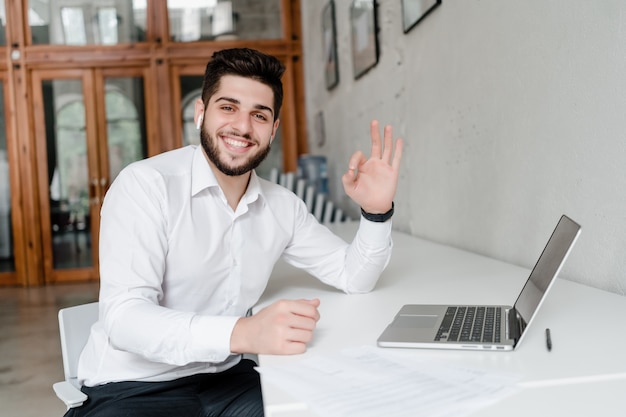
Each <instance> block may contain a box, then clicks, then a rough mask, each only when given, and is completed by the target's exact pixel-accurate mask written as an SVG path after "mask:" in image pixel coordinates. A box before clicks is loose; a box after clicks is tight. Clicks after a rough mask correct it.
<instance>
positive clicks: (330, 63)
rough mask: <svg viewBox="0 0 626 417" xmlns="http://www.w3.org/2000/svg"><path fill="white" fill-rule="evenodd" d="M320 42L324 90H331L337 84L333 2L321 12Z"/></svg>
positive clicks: (337, 66)
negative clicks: (321, 45) (324, 81)
mask: <svg viewBox="0 0 626 417" xmlns="http://www.w3.org/2000/svg"><path fill="white" fill-rule="evenodd" d="M322 37H323V39H322V42H323V53H324V78H325V80H326V88H327V89H328V90H332V89H333V88H334V87H335V86H336V85H337V84H339V65H338V64H337V30H336V26H335V2H334V1H333V0H330V1H329V2H328V3H326V6H324V9H323V10H322Z"/></svg>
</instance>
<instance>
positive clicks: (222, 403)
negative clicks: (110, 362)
mask: <svg viewBox="0 0 626 417" xmlns="http://www.w3.org/2000/svg"><path fill="white" fill-rule="evenodd" d="M255 365H256V364H255V363H254V362H253V361H251V360H247V359H243V360H242V361H241V362H240V363H239V364H237V365H236V366H234V367H232V368H231V369H229V370H227V371H224V372H221V373H217V374H199V375H192V376H188V377H184V378H180V379H176V380H173V381H166V382H115V383H110V384H105V385H99V386H96V387H83V388H82V391H83V392H84V393H85V394H87V396H88V397H89V398H88V399H87V401H86V402H85V403H84V404H83V405H82V406H81V407H78V408H73V409H71V410H69V411H68V412H67V413H66V414H65V417H124V416H129V417H161V416H163V417H217V416H219V417H235V416H237V417H239V416H245V417H248V416H251V417H262V416H263V400H262V397H261V383H260V378H259V374H258V373H257V372H256V371H255V370H254V366H255Z"/></svg>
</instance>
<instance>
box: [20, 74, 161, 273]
mask: <svg viewBox="0 0 626 417" xmlns="http://www.w3.org/2000/svg"><path fill="white" fill-rule="evenodd" d="M147 82H148V80H147V74H146V70H143V69H141V68H125V69H115V68H111V69H77V70H69V71H68V70H62V71H61V70H40V71H39V70H36V71H33V75H32V91H33V107H34V108H33V112H34V124H35V126H34V129H35V137H36V149H37V150H36V153H37V177H38V183H39V190H38V195H39V202H40V213H41V229H42V242H43V244H42V248H43V265H44V281H45V282H46V283H53V282H67V281H84V280H95V279H97V278H98V264H99V263H98V230H99V213H100V207H101V204H102V200H103V198H104V195H105V193H106V190H107V189H108V187H109V185H110V184H111V182H112V181H113V180H114V179H115V177H116V176H117V174H118V173H119V172H120V170H121V169H122V168H124V167H125V166H126V165H128V164H129V163H131V162H133V161H136V160H139V159H143V158H145V157H146V156H147V147H148V146H147V145H148V138H150V137H151V132H149V130H150V129H149V127H148V124H147V120H146V116H145V115H146V111H145V109H146V103H147V102H149V101H150V95H149V93H147V91H148V90H149V89H147V88H146V87H145V86H146V83H147Z"/></svg>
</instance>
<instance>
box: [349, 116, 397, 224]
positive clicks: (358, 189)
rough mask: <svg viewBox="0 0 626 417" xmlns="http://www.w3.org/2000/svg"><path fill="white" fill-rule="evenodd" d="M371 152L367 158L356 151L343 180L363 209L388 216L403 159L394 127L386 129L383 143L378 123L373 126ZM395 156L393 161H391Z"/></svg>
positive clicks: (351, 196)
mask: <svg viewBox="0 0 626 417" xmlns="http://www.w3.org/2000/svg"><path fill="white" fill-rule="evenodd" d="M370 131H371V136H372V151H371V154H370V158H369V159H367V158H366V157H365V155H364V154H363V152H361V151H356V152H355V153H354V154H352V157H350V161H349V163H348V172H346V173H345V174H344V175H343V176H342V177H341V181H342V183H343V188H344V190H345V191H346V194H348V196H349V197H350V198H351V199H352V200H354V201H355V202H356V203H357V204H358V205H359V206H361V208H362V209H363V210H365V211H366V212H368V213H372V214H379V213H386V212H387V211H389V210H390V209H391V203H392V202H393V198H394V196H395V194H396V188H397V186H398V170H399V168H400V160H401V159H402V146H403V143H402V139H396V144H395V145H396V146H395V148H396V149H395V153H394V152H393V138H392V129H391V126H389V125H387V126H385V129H384V144H383V141H382V140H381V138H380V129H379V126H378V121H377V120H373V121H372V122H371V124H370ZM392 156H393V158H392Z"/></svg>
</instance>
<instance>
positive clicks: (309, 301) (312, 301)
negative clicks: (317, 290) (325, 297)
mask: <svg viewBox="0 0 626 417" xmlns="http://www.w3.org/2000/svg"><path fill="white" fill-rule="evenodd" d="M298 301H302V302H303V303H307V304H311V305H314V306H315V307H319V305H320V299H319V298H312V299H306V298H301V299H299V300H298Z"/></svg>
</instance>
